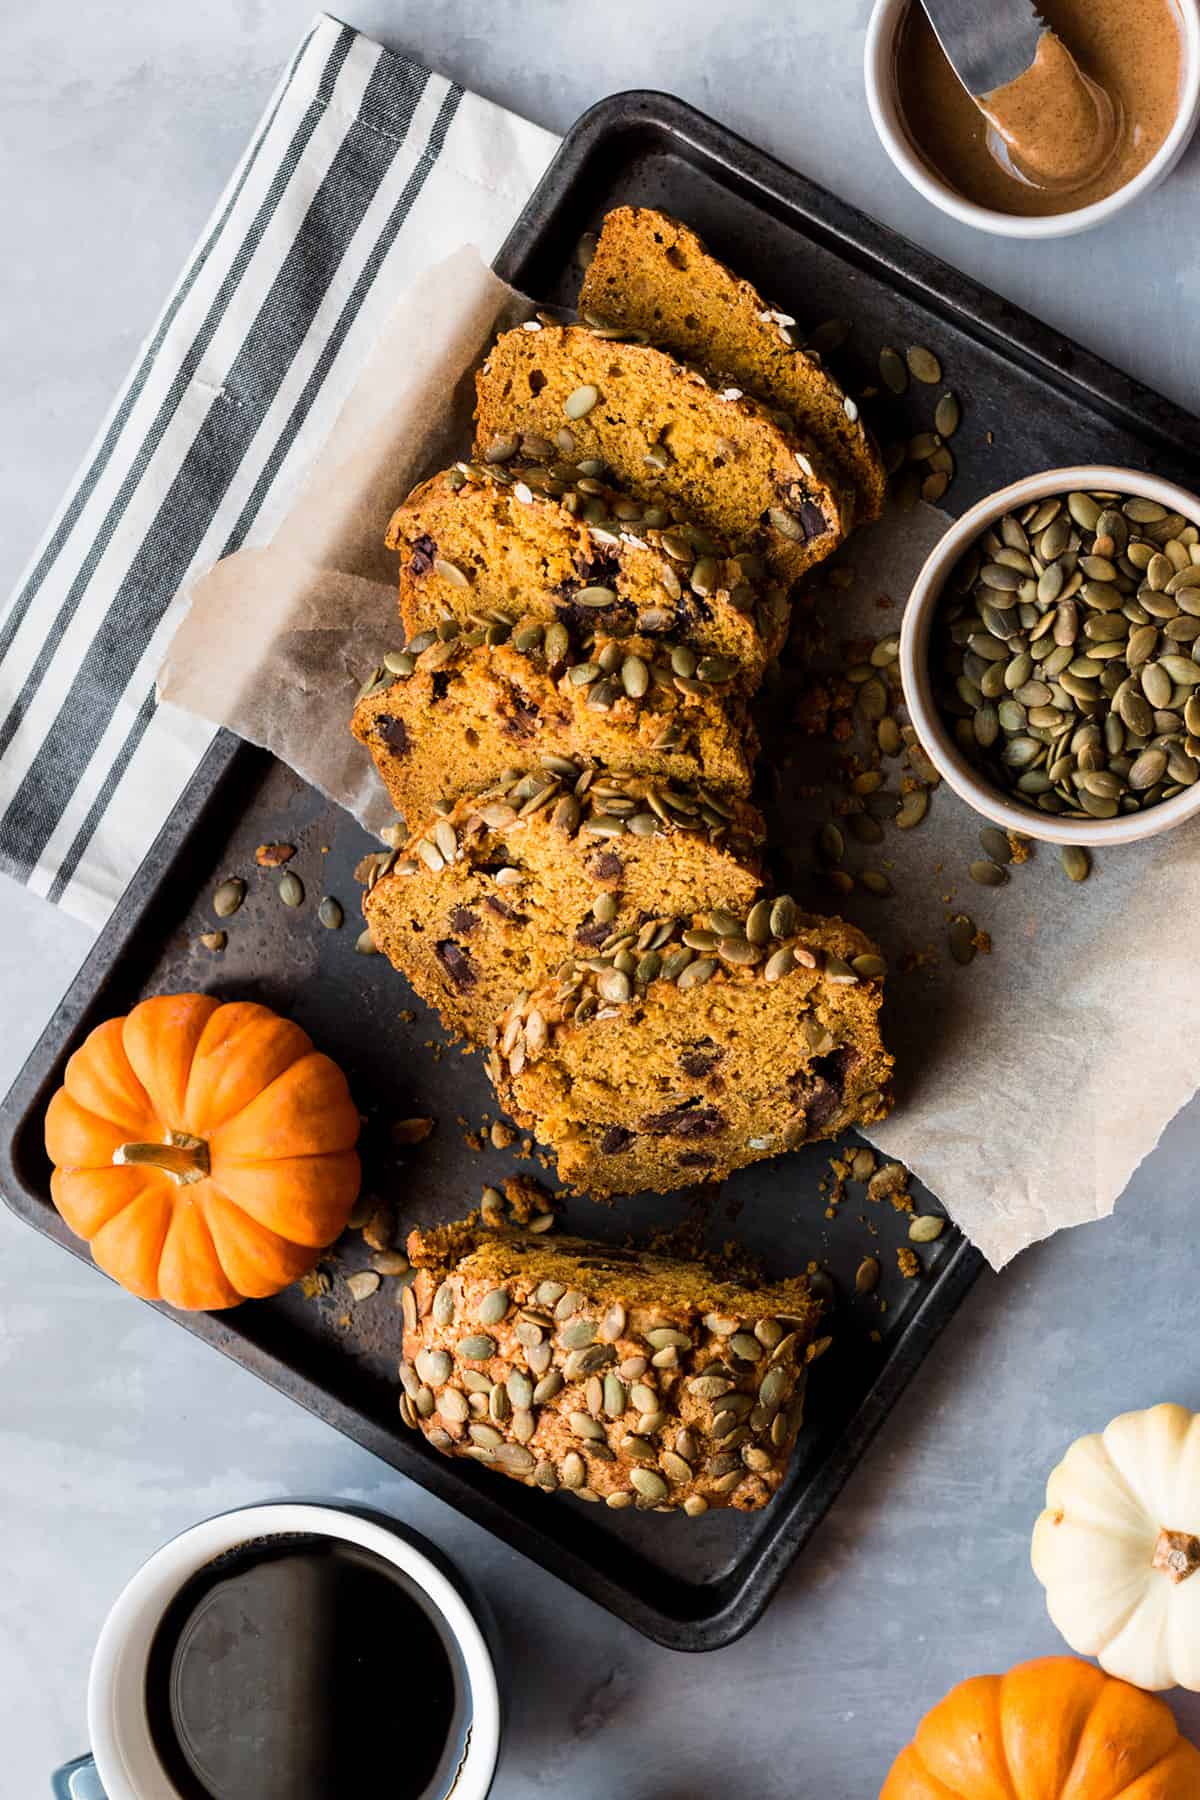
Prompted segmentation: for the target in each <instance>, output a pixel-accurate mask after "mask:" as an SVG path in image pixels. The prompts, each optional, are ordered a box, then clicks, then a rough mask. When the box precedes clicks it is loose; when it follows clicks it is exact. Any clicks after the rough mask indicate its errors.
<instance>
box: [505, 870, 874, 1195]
mask: <svg viewBox="0 0 1200 1800" xmlns="http://www.w3.org/2000/svg"><path fill="white" fill-rule="evenodd" d="M883 972H884V965H883V961H882V959H881V958H880V956H879V954H878V951H877V950H876V948H875V946H874V945H873V944H872V943H871V941H870V939H869V938H867V937H866V936H865V935H864V934H863V933H862V932H861V931H859V930H858V929H857V928H856V927H855V926H853V925H847V924H845V923H844V922H843V921H842V920H840V919H824V918H817V917H813V916H810V915H805V914H802V913H798V912H797V910H796V907H795V906H794V904H793V903H792V901H791V900H790V899H789V898H788V897H787V896H781V897H780V898H778V899H776V900H773V901H772V900H767V899H764V900H761V901H759V902H758V903H756V905H755V906H754V907H753V908H752V909H751V910H750V911H749V912H746V911H745V910H739V911H737V912H733V913H731V912H728V911H726V910H724V909H722V910H718V911H715V912H714V911H712V910H711V909H705V914H704V915H699V916H696V917H694V918H692V919H691V920H688V921H686V922H684V921H674V920H672V921H670V922H669V923H668V924H666V925H664V926H662V927H661V928H656V927H653V926H648V927H646V928H645V929H643V930H642V931H640V932H638V933H637V934H636V936H634V937H633V938H632V940H631V939H630V938H629V937H628V936H626V937H624V938H623V939H620V940H618V941H617V942H616V943H615V944H614V943H613V942H611V941H610V943H609V945H608V946H607V948H601V949H600V951H599V953H598V954H592V955H586V956H580V955H579V954H578V953H576V955H575V957H574V958H573V959H572V961H571V962H570V963H568V964H566V965H564V967H563V968H561V969H560V970H559V971H558V972H557V973H556V974H555V976H554V977H553V978H552V979H550V980H548V981H546V982H544V983H543V984H542V986H541V987H540V988H538V989H536V990H535V991H534V992H533V993H531V994H525V995H520V996H518V997H517V998H516V999H515V1000H514V1001H513V1002H512V1004H511V1005H510V1006H509V1007H508V1009H507V1010H506V1012H505V1013H504V1015H503V1016H502V1018H501V1020H500V1022H499V1025H498V1026H497V1031H496V1041H495V1045H494V1047H493V1050H492V1053H491V1056H490V1059H489V1070H490V1073H491V1075H492V1079H493V1082H494V1083H495V1086H496V1091H497V1094H498V1095H499V1098H500V1101H501V1104H502V1105H503V1106H504V1107H505V1108H506V1110H507V1111H508V1112H509V1113H510V1114H511V1115H512V1117H513V1118H514V1119H515V1120H516V1121H517V1123H518V1124H519V1125H521V1126H522V1127H523V1128H525V1129H527V1130H530V1131H532V1132H533V1133H534V1135H535V1136H536V1137H537V1139H538V1141H539V1142H540V1143H542V1144H544V1145H545V1146H546V1147H547V1148H548V1149H549V1150H551V1151H553V1153H554V1155H555V1158H556V1159H557V1164H558V1173H559V1177H560V1179H561V1180H562V1181H563V1182H564V1183H565V1184H566V1185H567V1186H568V1187H571V1188H573V1189H575V1190H576V1191H578V1192H580V1193H590V1194H593V1195H601V1196H602V1195H611V1194H626V1193H640V1192H642V1191H650V1192H653V1193H664V1192H666V1191H667V1190H668V1189H671V1188H677V1187H685V1186H688V1185H690V1184H691V1183H693V1182H697V1181H719V1180H720V1179H721V1178H722V1177H723V1176H726V1175H728V1174H729V1173H730V1172H731V1171H732V1170H734V1169H738V1168H741V1167H743V1165H745V1164H747V1163H753V1162H758V1161H760V1160H761V1159H762V1158H764V1157H768V1156H776V1155H778V1154H779V1152H780V1151H782V1150H789V1149H794V1148H795V1147H796V1146H797V1145H799V1144H803V1143H806V1142H808V1141H809V1140H810V1139H815V1138H824V1137H831V1136H833V1135H835V1134H836V1133H838V1132H841V1131H845V1130H846V1129H847V1128H848V1127H850V1126H853V1125H859V1124H867V1123H870V1122H871V1121H872V1120H875V1119H881V1118H883V1117H884V1115H885V1114H886V1112H887V1111H888V1105H889V1101H888V1097H887V1083H888V1079H889V1076H890V1074H891V1068H892V1059H891V1057H890V1056H889V1055H888V1053H887V1051H886V1050H885V1049H884V1047H883V1043H882V1040H881V1038H880V1034H879V1009H880V1005H881V1003H882V999H883V981H882V976H883Z"/></svg>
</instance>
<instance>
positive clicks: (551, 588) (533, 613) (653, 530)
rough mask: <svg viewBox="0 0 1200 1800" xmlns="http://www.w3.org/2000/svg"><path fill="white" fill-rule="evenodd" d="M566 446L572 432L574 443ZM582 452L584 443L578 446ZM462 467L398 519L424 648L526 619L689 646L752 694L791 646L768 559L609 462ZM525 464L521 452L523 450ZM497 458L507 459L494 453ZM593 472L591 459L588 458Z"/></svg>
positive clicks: (405, 603) (408, 609)
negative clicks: (438, 629)
mask: <svg viewBox="0 0 1200 1800" xmlns="http://www.w3.org/2000/svg"><path fill="white" fill-rule="evenodd" d="M560 435H562V434H560ZM564 441H566V442H568V443H571V444H573V443H574V437H573V434H572V435H571V436H569V437H567V438H565V440H564ZM525 444H526V446H528V448H527V449H524V450H522V451H521V454H522V456H525V455H527V454H529V451H530V450H537V451H539V452H541V453H542V454H543V455H545V456H546V457H547V458H549V459H550V460H549V461H548V462H547V463H545V464H536V463H532V464H531V463H525V462H516V461H508V462H506V463H503V464H502V463H499V462H497V463H495V464H494V465H492V464H486V463H466V462H464V463H459V464H457V465H456V466H455V467H454V468H452V469H446V470H444V471H443V472H442V473H441V474H439V475H435V476H434V477H433V478H432V480H430V481H426V482H423V483H422V484H421V486H420V487H418V488H416V489H415V490H414V492H413V493H412V494H411V495H410V496H409V498H408V499H407V500H406V501H405V503H404V505H403V506H402V507H400V508H399V510H398V511H397V512H396V514H395V515H394V517H393V519H392V522H391V525H390V527H389V530H388V538H387V541H388V543H389V545H390V546H391V548H392V549H393V550H398V551H399V552H400V555H401V557H402V559H403V560H402V562H401V568H400V612H401V616H402V618H403V621H404V628H405V630H406V631H407V632H408V634H409V635H410V637H411V636H416V635H417V634H418V633H420V632H422V631H426V630H428V629H430V628H431V627H434V626H437V625H438V624H439V623H440V622H441V621H442V620H443V619H457V620H458V621H459V623H460V624H461V625H462V626H463V628H464V629H468V630H469V629H473V628H476V627H479V626H487V625H489V624H494V623H495V622H497V621H500V622H502V623H505V624H509V625H512V624H515V623H516V621H517V620H518V619H519V618H522V617H533V618H538V619H545V620H547V621H552V620H559V621H560V622H562V623H564V624H567V625H569V626H571V627H573V628H575V629H581V630H598V629H604V630H606V631H608V633H609V634H610V635H612V636H617V635H629V634H631V633H634V632H637V633H639V634H641V635H643V636H646V637H673V638H685V639H686V640H687V642H688V643H690V644H691V645H692V646H693V647H694V648H695V649H696V650H698V651H700V652H711V653H712V654H714V655H717V656H725V657H733V658H734V659H735V660H736V661H737V662H738V663H739V664H740V665H741V668H742V671H743V677H742V678H743V680H744V682H745V684H746V686H747V688H748V689H749V688H753V687H755V686H757V684H758V682H759V680H760V679H761V677H762V673H763V670H764V669H765V667H766V665H767V663H768V662H769V661H770V659H771V658H772V657H773V656H776V655H777V654H778V653H779V650H780V649H781V648H782V646H783V642H784V639H785V638H786V636H787V629H788V621H789V617H790V609H789V605H788V599H787V594H786V592H785V591H784V589H783V588H782V587H780V586H779V585H778V584H777V583H775V582H774V581H773V580H772V578H771V576H770V574H769V572H768V570H767V568H766V565H765V563H764V561H763V559H762V558H761V557H760V556H755V555H753V554H751V553H750V552H746V553H745V554H744V555H742V556H740V557H735V556H734V555H733V553H732V551H731V550H730V548H729V546H728V544H727V543H725V542H724V541H723V540H722V539H719V538H717V537H715V536H714V535H713V534H712V533H711V532H708V531H703V530H701V528H700V527H699V526H698V525H696V524H695V523H693V522H692V521H690V520H687V519H676V518H675V517H674V516H673V514H672V512H671V511H670V509H669V508H667V507H666V506H663V505H660V504H659V503H657V502H656V501H651V500H649V499H644V500H637V499H634V498H632V497H631V495H630V494H629V493H628V492H626V491H623V490H621V489H620V488H617V487H614V486H613V485H612V483H611V482H603V481H600V480H598V479H597V478H596V475H595V472H594V471H595V468H596V466H597V465H596V464H594V463H590V462H589V463H587V467H586V469H583V468H580V467H579V465H578V464H577V463H573V462H564V461H554V460H553V458H554V457H555V456H556V455H560V454H561V452H560V451H559V450H557V449H556V446H554V445H553V444H551V442H550V441H549V439H547V438H536V437H535V438H533V439H529V438H526V439H525ZM499 448H500V449H501V450H505V449H508V450H510V451H511V454H512V456H513V457H515V456H516V455H517V453H518V448H519V446H518V443H517V440H516V439H515V438H513V439H510V440H509V443H508V445H501V446H500V447H499ZM493 453H494V452H493ZM585 461H586V459H585Z"/></svg>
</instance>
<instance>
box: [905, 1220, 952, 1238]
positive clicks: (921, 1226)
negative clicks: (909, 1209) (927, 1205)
mask: <svg viewBox="0 0 1200 1800" xmlns="http://www.w3.org/2000/svg"><path fill="white" fill-rule="evenodd" d="M945 1229H946V1221H945V1219H943V1218H940V1217H939V1215H938V1214H937V1213H919V1214H918V1215H917V1217H916V1218H915V1219H914V1220H913V1222H912V1224H911V1225H910V1226H909V1228H908V1237H909V1242H910V1243H913V1244H932V1242H933V1240H934V1239H935V1238H939V1237H941V1235H942V1232H943V1231H944V1230H945Z"/></svg>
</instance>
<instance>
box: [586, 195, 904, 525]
mask: <svg viewBox="0 0 1200 1800" xmlns="http://www.w3.org/2000/svg"><path fill="white" fill-rule="evenodd" d="M579 304H580V308H581V310H583V311H585V312H586V313H588V314H589V315H597V316H599V317H600V318H602V319H604V320H606V321H610V322H611V323H612V324H614V325H624V326H629V327H632V328H633V329H635V330H638V331H643V332H645V333H646V334H647V335H648V336H649V337H650V338H651V339H652V341H653V342H655V343H657V344H662V345H663V346H664V347H665V348H667V349H668V350H673V351H674V352H675V353H676V354H677V355H679V356H685V357H687V358H688V359H689V360H690V361H692V362H698V363H702V364H703V365H704V366H705V367H706V368H710V369H717V370H719V371H720V372H721V373H722V374H723V375H725V376H727V377H728V378H729V379H730V380H732V381H735V382H737V383H739V384H740V385H741V386H742V387H744V388H745V389H746V392H747V393H749V394H754V395H755V396H757V398H758V399H760V400H763V401H765V402H766V403H767V404H768V405H769V406H777V407H782V408H783V409H784V410H785V411H786V412H787V413H789V414H790V415H791V417H792V418H793V419H794V420H795V421H796V422H797V424H798V425H799V426H800V427H801V428H802V429H803V430H805V431H807V432H808V433H809V434H810V435H811V436H812V438H813V439H814V441H815V442H816V444H817V446H818V448H819V450H820V451H821V453H822V455H823V457H824V459H825V461H826V464H827V466H828V467H829V468H830V469H832V470H835V471H836V472H837V474H838V476H839V478H840V480H841V483H842V485H843V486H844V487H846V488H848V489H850V490H851V491H852V493H853V495H854V522H855V523H856V524H863V523H865V522H867V521H868V520H870V519H877V518H878V517H879V514H880V512H881V511H882V510H883V501H884V495H885V492H886V489H887V473H886V471H885V469H884V466H883V461H882V459H881V457H880V455H879V451H878V449H877V447H876V446H875V444H874V442H873V441H872V438H871V435H870V433H869V432H868V431H867V429H866V427H865V426H864V425H863V423H862V420H861V419H860V418H859V414H858V406H857V403H856V402H855V401H854V400H852V399H851V398H850V397H849V395H848V394H846V393H845V391H844V390H843V389H842V388H841V387H840V386H839V385H838V383H837V382H836V381H835V380H834V379H833V377H832V375H830V374H829V372H828V370H827V369H825V368H824V367H823V365H822V363H821V359H820V357H819V356H817V355H816V354H815V353H814V352H812V351H806V350H802V349H798V348H797V347H796V342H795V337H794V334H793V326H794V324H795V321H794V320H793V319H791V318H790V317H789V316H788V315H787V314H786V313H781V312H780V311H779V310H778V309H777V308H775V307H772V306H769V305H768V304H767V303H766V302H765V301H764V300H763V299H762V297H761V296H760V295H759V294H758V293H757V291H756V290H755V289H754V288H753V287H751V285H750V283H749V282H748V281H743V280H742V279H741V277H740V276H738V275H735V274H734V272H733V271H732V269H728V268H726V266H725V264H724V263H721V262H718V261H717V259H716V257H715V256H712V255H711V254H710V253H709V251H708V250H707V249H706V248H705V246H704V244H703V243H702V242H701V240H700V239H699V238H698V237H697V236H696V234H695V232H694V231H691V230H689V229H688V227H687V226H686V225H681V224H680V223H679V221H678V220H677V219H671V218H668V217H667V216H666V215H665V214H664V213H660V212H656V211H655V210H654V209H653V208H652V207H648V206H619V207H617V208H616V209H615V210H614V211H612V212H610V213H608V214H606V216H605V220H604V227H603V229H602V231H601V233H600V239H599V242H598V244H597V246H596V252H595V255H594V257H593V259H592V262H591V264H590V266H589V268H588V270H587V272H586V274H585V275H584V278H583V288H582V291H581V293H580V296H579Z"/></svg>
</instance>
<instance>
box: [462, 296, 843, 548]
mask: <svg viewBox="0 0 1200 1800" xmlns="http://www.w3.org/2000/svg"><path fill="white" fill-rule="evenodd" d="M476 395H477V404H476V412H475V420H476V452H477V454H478V455H480V456H487V455H488V454H489V453H490V454H495V453H496V447H497V445H499V446H501V447H504V446H505V445H507V444H508V443H509V442H511V440H512V438H513V436H514V435H515V434H519V433H521V432H528V431H533V432H541V433H543V434H544V435H545V436H547V437H551V438H552V437H553V435H554V433H555V432H556V431H559V430H561V429H562V428H563V427H564V426H565V427H566V428H568V429H569V430H570V431H571V433H572V435H573V437H574V439H575V442H576V446H577V457H582V458H584V459H587V460H590V459H592V458H597V459H599V460H600V461H601V462H603V463H604V465H605V466H606V467H607V468H608V469H611V470H612V472H613V474H614V475H615V476H616V477H617V479H618V481H619V482H620V483H621V484H622V485H623V486H627V487H629V488H631V489H632V490H633V491H634V492H635V493H636V494H638V495H640V496H649V497H651V498H652V499H657V500H659V501H661V502H662V503H663V504H664V505H668V506H670V505H678V506H681V507H683V508H684V510H685V511H686V512H687V513H688V515H689V516H690V517H692V518H693V519H695V520H697V521H698V523H699V524H700V525H701V526H702V527H704V528H706V529H711V530H714V531H717V532H719V533H721V534H722V535H723V536H725V537H726V538H728V539H729V540H730V541H731V542H732V543H733V545H734V546H735V549H736V548H747V549H751V550H760V551H761V552H762V553H763V554H764V555H765V556H766V558H767V562H768V565H769V567H770V568H771V570H772V572H773V573H774V574H775V575H776V576H777V577H778V579H779V580H780V581H783V582H786V583H789V584H790V583H791V582H793V581H795V580H797V579H798V577H799V576H801V575H803V574H804V572H805V570H806V569H810V568H812V567H813V565H814V564H815V563H818V562H821V561H822V560H823V559H824V558H825V557H827V556H829V555H830V554H831V553H832V552H833V551H834V550H835V549H836V548H837V546H838V545H839V544H840V543H841V541H842V539H843V538H844V537H845V535H846V532H847V530H848V529H849V525H850V519H849V516H848V510H847V505H846V498H845V495H844V493H843V491H842V489H841V487H840V484H839V482H838V480H837V478H836V476H834V477H831V476H830V475H829V473H828V471H827V469H826V465H825V462H824V459H823V457H822V456H821V453H820V452H819V451H818V450H817V448H816V447H815V445H814V444H813V442H812V440H811V438H809V437H807V436H806V435H804V434H803V433H802V432H801V431H800V430H799V429H798V428H795V427H793V426H791V425H790V424H788V423H787V422H785V421H781V419H780V418H779V417H778V416H776V415H775V414H773V413H772V412H771V410H770V409H769V408H768V407H766V406H764V405H762V403H761V402H760V401H758V400H755V399H752V398H751V397H750V396H749V395H748V394H745V393H743V392H742V390H741V389H740V388H738V387H717V386H713V385H711V384H710V382H709V380H708V378H707V377H706V376H705V375H704V374H703V373H702V372H701V371H700V370H699V369H697V368H694V367H692V366H691V365H690V364H687V363H684V362H682V361H680V360H679V359H678V358H677V357H674V356H672V355H671V354H670V353H669V352H668V351H665V350H659V349H657V348H656V347H654V346H653V345H650V344H642V343H630V342H622V341H617V340H614V339H613V338H612V337H611V336H610V335H606V334H604V333H600V332H596V331H593V330H591V329H590V328H589V327H587V326H582V325H569V326H562V325H542V326H541V327H540V328H539V329H538V330H537V331H526V330H520V329H518V330H516V331H508V332H505V333H504V334H503V336H501V337H500V338H498V339H497V341H496V343H495V344H494V345H493V347H492V349H491V351H490V353H489V355H488V360H487V362H486V363H485V364H484V365H483V368H482V370H481V371H480V373H479V375H478V376H477V377H476Z"/></svg>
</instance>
